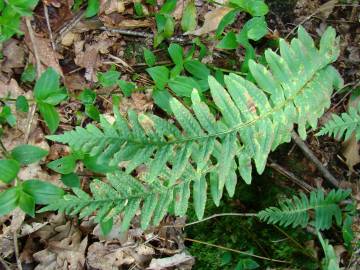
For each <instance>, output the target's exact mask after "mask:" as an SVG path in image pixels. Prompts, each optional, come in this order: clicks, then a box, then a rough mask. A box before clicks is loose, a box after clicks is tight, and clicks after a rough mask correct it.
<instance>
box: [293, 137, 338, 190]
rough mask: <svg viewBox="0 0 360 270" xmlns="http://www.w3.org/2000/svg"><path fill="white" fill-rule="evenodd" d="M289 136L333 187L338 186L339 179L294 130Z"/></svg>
mask: <svg viewBox="0 0 360 270" xmlns="http://www.w3.org/2000/svg"><path fill="white" fill-rule="evenodd" d="M291 137H292V139H293V141H294V142H295V143H296V145H297V146H298V147H299V148H300V149H301V150H302V151H303V153H304V155H305V156H306V157H307V158H308V159H310V161H312V162H313V163H314V164H315V166H316V168H317V169H318V170H319V171H320V172H321V174H322V175H323V176H324V178H325V179H326V180H327V181H328V182H329V183H331V185H333V186H334V187H339V181H338V180H336V179H335V177H334V176H333V175H332V174H331V173H330V172H329V170H328V169H326V168H325V166H324V165H323V164H322V163H321V161H320V160H319V159H318V158H317V157H316V156H315V155H314V153H313V152H312V151H311V150H310V148H309V147H308V146H307V145H306V144H305V143H304V142H303V141H302V140H301V138H300V137H299V135H297V133H296V132H295V131H293V132H292V133H291Z"/></svg>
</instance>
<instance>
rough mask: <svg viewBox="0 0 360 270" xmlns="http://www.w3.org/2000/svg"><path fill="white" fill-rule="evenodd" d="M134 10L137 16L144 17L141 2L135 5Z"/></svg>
mask: <svg viewBox="0 0 360 270" xmlns="http://www.w3.org/2000/svg"><path fill="white" fill-rule="evenodd" d="M134 10H135V14H136V15H137V16H144V11H143V5H142V4H141V3H139V2H135V3H134Z"/></svg>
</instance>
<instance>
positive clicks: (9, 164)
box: [0, 159, 20, 184]
mask: <svg viewBox="0 0 360 270" xmlns="http://www.w3.org/2000/svg"><path fill="white" fill-rule="evenodd" d="M19 170H20V164H19V162H17V161H16V160H13V159H0V172H1V173H0V180H1V181H2V182H4V183H7V184H8V183H10V182H11V181H12V180H14V179H15V177H16V176H17V174H18V173H19Z"/></svg>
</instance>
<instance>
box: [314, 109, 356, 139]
mask: <svg viewBox="0 0 360 270" xmlns="http://www.w3.org/2000/svg"><path fill="white" fill-rule="evenodd" d="M353 132H355V136H356V140H358V141H359V140H360V103H359V104H358V106H357V108H354V107H350V108H349V111H348V112H344V113H342V114H341V115H340V116H338V115H336V114H333V115H332V119H331V120H329V121H328V122H327V123H326V124H325V125H324V126H323V127H322V128H321V130H320V132H319V133H318V134H317V135H318V136H321V135H326V134H328V135H330V136H334V137H336V138H338V139H341V138H342V137H344V140H347V139H349V138H350V136H351V135H352V134H353Z"/></svg>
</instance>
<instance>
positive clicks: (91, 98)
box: [78, 88, 96, 105]
mask: <svg viewBox="0 0 360 270" xmlns="http://www.w3.org/2000/svg"><path fill="white" fill-rule="evenodd" d="M78 99H79V100H80V101H81V102H82V103H83V104H84V105H87V104H93V103H94V102H95V99H96V93H95V92H94V91H93V90H91V89H87V88H85V89H84V91H82V92H81V93H80V95H79V96H78Z"/></svg>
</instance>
